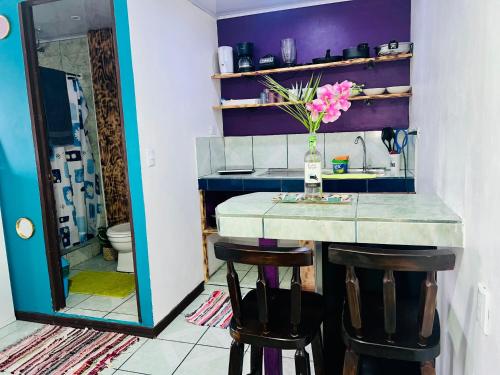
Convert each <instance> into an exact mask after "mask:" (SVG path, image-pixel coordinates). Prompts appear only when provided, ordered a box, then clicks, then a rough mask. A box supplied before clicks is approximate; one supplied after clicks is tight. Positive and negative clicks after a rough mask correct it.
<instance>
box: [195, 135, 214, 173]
mask: <svg viewBox="0 0 500 375" xmlns="http://www.w3.org/2000/svg"><path fill="white" fill-rule="evenodd" d="M196 163H197V165H198V177H201V176H206V175H209V174H211V173H212V168H211V166H210V138H196Z"/></svg>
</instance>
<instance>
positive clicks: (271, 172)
mask: <svg viewBox="0 0 500 375" xmlns="http://www.w3.org/2000/svg"><path fill="white" fill-rule="evenodd" d="M260 176H270V177H274V176H285V177H304V170H303V169H284V168H276V169H268V170H267V171H265V172H264V173H262V174H261V175H260Z"/></svg>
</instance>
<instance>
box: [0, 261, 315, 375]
mask: <svg viewBox="0 0 500 375" xmlns="http://www.w3.org/2000/svg"><path fill="white" fill-rule="evenodd" d="M237 271H238V274H239V275H240V280H242V281H243V280H245V279H246V278H247V277H248V279H247V283H246V285H248V286H249V287H254V285H252V284H251V283H250V282H249V280H253V279H254V275H253V274H254V273H255V270H254V269H252V268H251V267H247V266H243V265H239V266H238V267H237ZM225 272H226V270H225V267H223V268H221V269H220V270H219V271H217V272H216V273H215V274H214V275H213V277H212V278H211V279H210V281H209V283H208V284H207V285H206V288H205V291H204V292H203V294H202V295H200V296H199V297H198V298H196V299H195V301H193V302H192V303H191V304H190V305H189V306H188V307H187V308H186V309H185V310H184V311H183V312H182V313H181V314H180V315H179V316H178V317H177V318H176V319H175V320H174V322H173V323H172V324H170V325H169V326H168V327H167V328H166V329H165V330H164V331H163V332H162V333H161V334H160V335H159V337H158V338H156V339H144V338H141V339H140V341H139V342H138V343H136V344H135V345H133V346H132V347H131V348H129V349H128V350H127V351H126V352H125V353H123V354H122V355H120V356H119V357H118V358H117V359H116V360H115V361H113V362H112V363H111V365H110V368H109V369H106V370H105V371H104V372H101V374H102V375H133V374H136V375H137V374H145V375H156V374H158V375H160V374H161V375H200V374H203V375H225V374H227V366H228V363H229V346H230V344H231V338H230V336H229V332H228V331H227V330H223V329H220V328H208V327H200V326H196V325H192V324H190V323H187V322H186V321H185V319H184V315H185V314H187V313H189V312H192V311H193V310H195V309H196V308H197V307H198V306H199V305H200V304H201V303H202V302H204V301H205V300H206V298H207V295H208V294H209V293H211V292H212V291H214V290H216V289H219V290H220V289H223V290H224V289H227V288H226V287H225V279H224V278H223V277H222V275H223V274H224V277H225ZM287 273H288V275H287ZM283 275H285V276H283ZM280 276H281V277H280V279H281V285H282V287H287V285H289V283H290V280H289V277H288V276H291V274H289V270H288V269H284V270H281V271H280ZM249 290H250V289H246V288H242V293H247V292H248V291H249ZM74 299H75V303H76V302H78V303H76V305H75V306H74V307H73V308H74V309H77V308H79V307H78V306H81V305H82V304H83V306H87V307H88V306H89V305H88V304H84V302H85V300H83V301H78V299H77V298H76V297H74ZM127 302H128V301H125V302H124V303H122V304H121V305H119V306H118V307H115V309H114V310H113V311H114V312H113V313H111V314H120V313H121V311H125V312H127V311H130V310H127V309H128V308H130V306H127V305H126V303H127ZM130 304H131V302H129V305H130ZM88 311H93V312H95V313H97V312H98V311H97V310H88ZM107 314H108V315H109V314H110V313H109V312H108V313H107ZM40 327H41V325H40V324H36V323H27V322H20V321H18V322H15V323H12V324H10V325H8V326H6V327H3V328H0V350H2V349H3V348H5V347H7V346H9V345H11V344H13V343H15V342H16V341H18V340H20V339H21V338H23V337H26V336H28V335H30V334H31V333H32V332H34V331H35V330H37V329H39V328H40ZM246 349H247V351H246V353H245V360H244V368H243V374H248V373H249V372H250V352H249V351H248V348H246ZM308 351H309V353H310V349H309V350H308ZM294 354H295V353H294V352H293V351H284V352H283V374H284V375H292V374H295V365H294V360H293V356H294ZM311 358H312V357H311ZM311 371H312V373H313V374H314V368H313V366H312V363H311ZM0 374H1V373H0Z"/></svg>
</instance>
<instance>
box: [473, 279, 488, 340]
mask: <svg viewBox="0 0 500 375" xmlns="http://www.w3.org/2000/svg"><path fill="white" fill-rule="evenodd" d="M476 312H477V315H476V320H477V322H478V323H479V325H480V326H481V328H482V330H483V333H484V334H485V335H489V334H490V329H491V308H490V292H489V290H488V288H487V287H486V285H484V284H482V283H479V284H478V285H477V308H476Z"/></svg>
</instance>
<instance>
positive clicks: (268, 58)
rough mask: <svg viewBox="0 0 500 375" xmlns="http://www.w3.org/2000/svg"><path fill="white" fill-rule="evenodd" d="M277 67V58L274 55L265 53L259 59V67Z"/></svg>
mask: <svg viewBox="0 0 500 375" xmlns="http://www.w3.org/2000/svg"><path fill="white" fill-rule="evenodd" d="M277 67H279V64H278V58H277V57H276V56H274V55H271V54H269V55H265V56H262V57H261V58H260V59H259V69H275V68H277Z"/></svg>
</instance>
